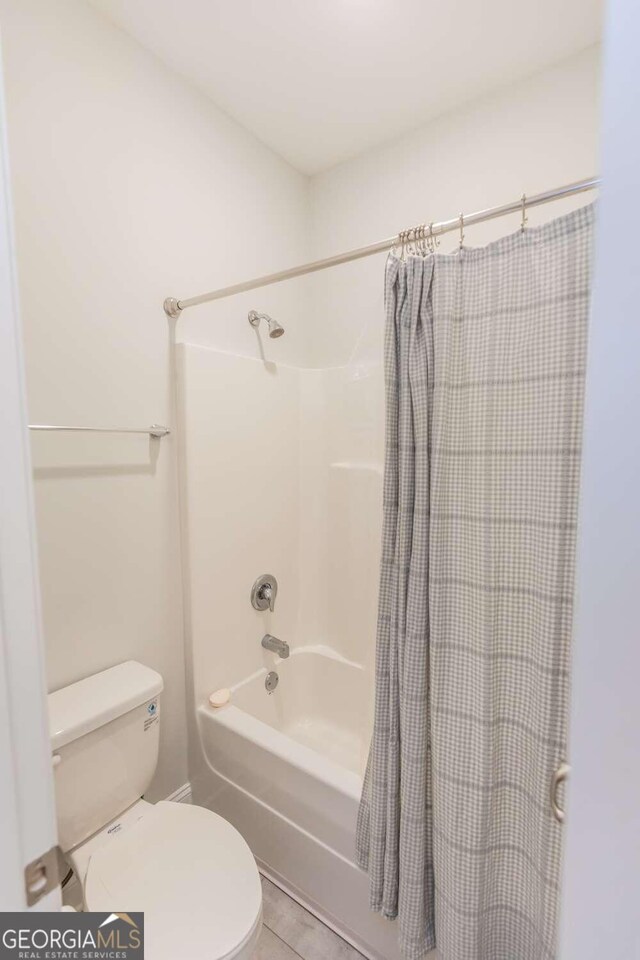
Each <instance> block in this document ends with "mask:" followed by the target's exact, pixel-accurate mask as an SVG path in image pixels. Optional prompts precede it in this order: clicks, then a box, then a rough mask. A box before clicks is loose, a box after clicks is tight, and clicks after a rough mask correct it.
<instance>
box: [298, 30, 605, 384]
mask: <svg viewBox="0 0 640 960" xmlns="http://www.w3.org/2000/svg"><path fill="white" fill-rule="evenodd" d="M598 80H599V50H598V49H597V48H595V47H594V48H591V49H589V50H587V51H585V52H583V53H581V54H579V55H577V56H575V57H572V58H571V59H569V60H566V61H564V62H563V63H561V64H559V65H558V66H557V67H555V68H553V69H550V70H546V71H545V72H544V73H540V74H536V75H535V76H533V77H531V78H529V79H528V80H524V81H521V82H519V83H516V84H512V85H510V86H509V87H508V88H505V89H503V90H501V91H499V92H497V93H496V94H494V95H493V96H490V97H487V98H484V99H482V100H478V101H476V102H474V103H471V104H469V105H467V106H465V107H464V108H461V109H459V110H456V111H453V112H451V113H448V114H446V115H444V116H442V117H441V118H440V119H438V120H435V121H433V122H431V123H428V124H426V125H425V126H423V127H421V128H420V129H419V130H417V131H415V132H414V133H413V134H411V135H409V136H406V137H403V138H402V139H400V140H397V141H394V142H393V143H391V144H389V145H387V146H385V147H382V148H380V149H377V150H373V151H371V152H370V153H367V154H365V155H364V156H361V157H357V158H355V159H353V160H350V161H348V162H346V163H344V164H341V165H340V166H338V167H335V168H334V169H332V170H329V171H327V172H326V173H323V174H319V175H318V176H317V177H314V179H313V180H312V231H313V245H314V256H318V257H320V256H327V255H330V254H333V253H337V252H339V251H341V250H347V249H349V248H351V247H359V246H363V245H364V244H367V243H371V242H373V241H374V240H382V239H384V238H385V237H390V236H393V235H394V234H397V233H398V231H399V230H400V229H404V228H407V227H410V226H413V225H415V224H417V223H420V222H421V221H424V220H427V221H431V220H433V221H437V220H447V219H451V218H452V217H455V216H457V215H458V213H459V212H460V211H461V210H462V211H467V212H472V211H474V210H478V209H482V208H484V207H490V206H493V205H496V204H502V203H505V202H506V201H508V200H511V199H516V198H517V197H519V196H521V194H522V193H523V191H525V192H526V193H529V194H533V193H537V192H539V191H541V190H545V189H547V188H549V187H553V186H556V185H560V184H563V183H570V182H571V181H573V180H579V179H582V178H583V177H587V176H591V175H592V174H593V173H594V172H596V171H597V169H598V155H597V152H598ZM390 82H392V81H391V80H390ZM434 82H435V83H437V77H435V78H434ZM398 96H399V97H401V96H402V91H401V89H400V90H399V91H398ZM585 202H588V198H587V200H585V198H584V197H583V198H578V199H577V201H564V202H563V203H554V204H552V205H550V206H547V207H542V208H537V209H536V210H531V211H530V212H529V222H530V223H531V224H532V225H533V224H535V223H541V222H543V221H545V220H548V219H551V218H553V217H556V216H559V215H560V214H562V213H565V212H567V210H569V209H570V208H571V205H572V203H573V205H576V203H577V204H578V205H579V204H582V203H585ZM518 225H519V219H518V218H517V217H514V218H513V219H512V220H511V221H509V220H504V219H501V220H494V221H492V222H488V223H485V224H482V225H479V226H476V227H473V228H469V229H468V230H467V231H466V243H467V244H468V245H470V246H480V245H482V244H484V243H487V242H489V241H490V240H493V239H495V238H497V237H500V236H502V235H504V234H505V233H509V232H511V231H514V230H516V229H517V228H518ZM457 240H458V237H457V234H449V235H448V236H445V237H443V239H442V246H441V250H442V251H443V252H446V251H448V250H453V249H455V245H456V243H457ZM385 256H386V255H385V254H382V255H380V256H375V257H371V258H369V259H367V260H362V261H358V262H356V263H353V264H349V265H345V266H341V267H336V268H335V269H333V270H330V271H328V272H327V273H324V274H321V275H316V277H315V278H312V282H315V284H316V290H315V294H314V299H315V301H316V303H317V311H318V316H317V320H316V322H315V323H314V325H313V330H312V332H311V336H312V342H311V344H310V347H309V349H310V351H311V353H312V356H313V358H314V364H315V365H316V366H320V367H324V366H332V365H336V364H344V363H348V362H349V360H350V358H351V357H352V355H353V353H354V350H357V352H358V358H359V360H360V361H362V360H363V359H364V358H366V357H370V358H371V359H374V358H375V357H376V356H378V355H379V351H380V332H381V331H380V328H381V326H382V292H383V273H384V261H385Z"/></svg>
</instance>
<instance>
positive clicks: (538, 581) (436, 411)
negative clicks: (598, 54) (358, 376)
mask: <svg viewBox="0 0 640 960" xmlns="http://www.w3.org/2000/svg"><path fill="white" fill-rule="evenodd" d="M593 219H594V210H593V206H590V207H584V208H582V209H580V210H577V211H575V212H573V213H570V214H569V215H567V216H564V217H561V218H559V219H557V220H554V221H553V222H551V223H548V224H546V225H545V226H542V227H538V228H533V229H527V230H525V231H524V232H523V233H518V234H514V235H513V236H509V237H505V238H503V239H501V240H498V241H497V242H495V243H492V244H490V245H489V246H487V247H484V248H482V249H463V250H462V251H460V252H459V253H456V254H453V255H441V254H436V255H435V256H434V255H432V256H428V257H425V258H421V257H413V256H412V257H409V259H408V260H407V262H403V261H402V260H399V259H397V258H395V257H390V258H389V260H388V263H387V270H386V308H387V327H386V342H385V376H386V393H387V413H386V417H387V420H386V463H385V480H384V527H383V546H382V568H381V579H380V598H379V611H378V634H377V654H376V704H375V721H374V731H373V738H372V744H371V751H370V756H369V764H368V767H367V772H366V775H365V783H364V789H363V796H362V801H361V805H360V812H359V818H358V830H357V859H358V862H359V864H360V866H361V867H363V869H365V870H368V872H369V876H370V891H371V906H372V908H373V909H374V910H376V911H378V912H380V913H382V914H383V915H384V916H386V917H389V918H395V917H397V918H398V923H399V938H400V947H401V950H402V952H403V954H404V955H405V956H406V957H407V958H408V960H418V958H421V957H423V956H425V954H426V953H427V951H428V950H429V949H430V948H432V947H434V946H436V945H437V948H438V956H439V960H550V958H554V957H555V956H556V927H557V915H558V893H559V880H560V855H561V840H562V829H563V828H562V825H561V824H559V823H558V822H557V820H556V819H555V818H554V816H553V813H552V810H551V806H550V787H551V783H552V778H553V775H554V772H555V771H556V770H557V768H558V766H559V765H560V763H561V762H562V761H564V760H566V759H567V707H568V698H569V677H570V637H571V618H572V604H573V576H574V552H575V534H576V514H577V498H578V480H579V467H580V442H581V429H582V399H583V383H584V366H585V348H586V334H587V317H588V311H589V293H590V276H591V269H590V261H591V246H592V231H593Z"/></svg>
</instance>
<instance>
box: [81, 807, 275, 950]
mask: <svg viewBox="0 0 640 960" xmlns="http://www.w3.org/2000/svg"><path fill="white" fill-rule="evenodd" d="M84 897H85V905H86V908H87V909H88V910H98V911H108V912H126V913H132V912H135V911H138V910H142V911H144V913H145V948H146V949H145V956H147V957H149V960H178V958H179V960H231V958H237V960H241V958H244V956H245V955H246V956H247V957H248V956H250V955H251V953H252V951H253V947H254V945H255V940H256V939H257V937H258V935H259V932H260V926H261V920H262V888H261V884H260V875H259V873H258V869H257V867H256V862H255V860H254V858H253V855H252V853H251V850H250V849H249V847H248V846H247V844H246V842H245V841H244V839H243V838H242V836H241V835H240V834H239V833H238V831H237V830H236V829H235V828H234V827H232V826H231V824H230V823H227V821H226V820H223V818H222V817H220V816H218V815H217V814H216V813H213V812H212V811H210V810H205V809H204V808H203V807H197V806H191V805H189V804H182V803H172V802H168V801H161V802H160V803H157V804H155V805H153V806H150V807H149V809H148V812H146V813H145V815H144V816H143V817H142V819H140V820H139V821H138V822H137V823H136V824H135V825H134V826H133V827H131V828H130V829H129V830H127V831H126V832H123V833H121V834H119V835H117V836H114V837H113V838H112V839H110V840H109V841H108V842H107V843H105V844H104V845H103V846H101V847H100V848H99V849H98V850H96V851H95V853H94V854H93V855H92V856H91V859H90V861H89V866H88V869H87V874H86V879H85V885H84Z"/></svg>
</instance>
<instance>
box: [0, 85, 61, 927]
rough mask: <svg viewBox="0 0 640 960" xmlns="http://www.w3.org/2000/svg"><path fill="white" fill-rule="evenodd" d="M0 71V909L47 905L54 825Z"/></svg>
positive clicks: (56, 900)
mask: <svg viewBox="0 0 640 960" xmlns="http://www.w3.org/2000/svg"><path fill="white" fill-rule="evenodd" d="M3 94H4V90H3V85H2V73H1V70H0V784H1V788H0V851H2V855H1V856H0V911H5V910H29V909H35V910H56V909H58V908H59V906H60V888H59V886H58V883H57V862H56V850H55V846H56V843H57V837H56V824H55V808H54V799H53V777H52V772H51V750H50V746H49V733H48V725H47V715H46V710H47V700H46V687H45V669H44V652H43V644H42V636H41V627H40V591H39V585H38V567H37V562H36V540H35V522H34V513H33V497H32V486H31V458H30V453H29V437H28V430H27V412H26V400H25V392H24V374H23V370H24V367H23V363H22V336H21V328H20V317H19V313H18V302H17V283H16V274H15V267H14V263H15V258H14V247H13V230H12V221H11V199H10V191H9V176H8V167H7V145H6V114H5V105H4V95H3Z"/></svg>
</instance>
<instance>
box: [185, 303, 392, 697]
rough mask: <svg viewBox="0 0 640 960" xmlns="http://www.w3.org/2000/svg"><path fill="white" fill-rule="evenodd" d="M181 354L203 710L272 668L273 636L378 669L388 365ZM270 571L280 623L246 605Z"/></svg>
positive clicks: (189, 580)
mask: <svg viewBox="0 0 640 960" xmlns="http://www.w3.org/2000/svg"><path fill="white" fill-rule="evenodd" d="M238 316H242V313H241V312H239V313H238ZM278 316H279V318H280V315H278ZM287 335H288V328H287V333H285V337H282V338H280V340H278V341H277V344H276V346H272V344H270V343H269V342H268V341H267V345H266V349H269V351H270V354H271V355H273V352H274V351H275V350H277V345H279V344H281V343H284V340H285V338H286V336H287ZM177 355H178V384H179V389H178V403H179V411H180V416H181V422H182V437H183V457H182V463H183V468H182V471H181V474H182V503H183V522H184V528H183V542H184V545H185V592H186V600H187V609H188V611H189V622H188V627H187V642H188V643H189V644H190V645H191V649H192V657H193V684H194V692H195V697H196V702H199V701H201V700H202V699H203V698H205V697H206V695H207V694H208V693H209V692H210V691H211V690H213V689H216V688H217V687H221V686H230V685H232V684H234V683H236V682H238V681H239V680H241V679H242V678H244V677H247V676H248V675H250V674H251V673H253V672H255V671H256V670H257V669H259V668H260V667H262V666H263V665H267V664H268V663H269V659H268V655H267V654H266V653H265V652H264V651H263V650H262V648H261V646H260V640H261V638H262V635H263V634H264V633H265V632H269V633H273V634H275V635H276V636H278V637H280V638H282V639H283V640H286V641H287V642H289V644H290V645H291V646H292V647H295V646H300V645H323V646H329V647H331V648H332V649H333V651H334V652H336V653H337V654H339V655H340V656H342V657H344V658H345V659H347V660H350V661H352V662H355V663H358V664H362V665H365V666H368V667H372V666H373V654H374V637H375V614H376V598H377V584H378V555H379V546H380V528H379V520H378V518H379V516H380V510H381V494H382V483H381V481H382V439H383V438H382V425H383V419H382V377H381V367H380V364H379V362H378V364H369V365H365V364H360V365H359V364H357V363H355V362H354V363H353V364H350V365H346V366H343V367H336V368H330V369H326V370H314V369H309V368H305V367H300V366H297V367H296V366H292V365H289V364H284V363H275V362H274V361H273V360H256V359H253V358H249V357H242V356H238V355H231V354H225V353H222V352H220V351H218V350H214V349H211V348H207V347H203V346H201V345H199V344H191V343H183V344H180V345H179V346H178V354H177ZM262 573H272V574H274V575H275V576H276V577H277V579H278V584H279V589H278V596H277V601H276V606H275V611H274V613H273V614H272V613H269V612H268V611H267V612H257V611H255V610H254V609H253V608H252V606H251V604H250V601H249V593H250V589H251V585H252V583H253V581H254V580H255V579H256V577H258V576H259V575H260V574H262Z"/></svg>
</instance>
